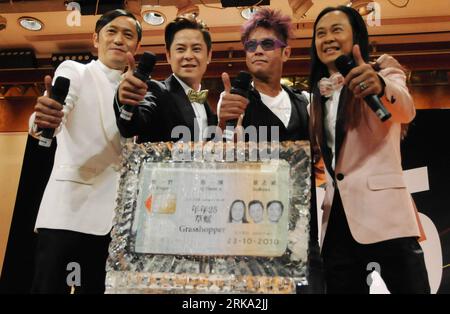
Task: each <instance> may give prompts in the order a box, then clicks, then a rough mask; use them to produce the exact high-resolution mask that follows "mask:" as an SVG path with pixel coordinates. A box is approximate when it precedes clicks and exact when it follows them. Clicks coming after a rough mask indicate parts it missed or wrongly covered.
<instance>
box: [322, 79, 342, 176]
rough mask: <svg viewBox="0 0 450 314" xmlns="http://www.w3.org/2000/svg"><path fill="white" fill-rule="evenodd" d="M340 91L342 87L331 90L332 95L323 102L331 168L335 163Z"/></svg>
mask: <svg viewBox="0 0 450 314" xmlns="http://www.w3.org/2000/svg"><path fill="white" fill-rule="evenodd" d="M341 91H342V87H341V88H339V89H338V90H335V91H334V92H333V95H332V96H331V97H330V98H329V99H328V100H327V101H326V102H325V110H324V118H325V119H324V126H325V135H326V137H327V146H328V147H329V148H330V149H331V153H332V156H333V160H332V162H331V166H332V167H333V169H334V168H335V165H336V119H337V112H338V105H339V97H340V96H341Z"/></svg>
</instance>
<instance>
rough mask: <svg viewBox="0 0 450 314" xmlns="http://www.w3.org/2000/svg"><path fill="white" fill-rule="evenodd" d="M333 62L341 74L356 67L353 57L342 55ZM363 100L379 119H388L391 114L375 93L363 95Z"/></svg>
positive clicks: (345, 74) (344, 74)
mask: <svg viewBox="0 0 450 314" xmlns="http://www.w3.org/2000/svg"><path fill="white" fill-rule="evenodd" d="M334 64H335V65H336V68H337V69H338V70H339V72H341V74H342V75H343V76H347V74H348V73H349V72H350V71H351V70H352V69H353V68H354V67H356V64H355V61H354V60H353V58H350V57H348V56H345V55H342V56H340V57H338V58H337V59H336V60H335V61H334ZM364 101H365V102H366V103H367V104H368V105H369V107H370V109H372V111H373V112H375V114H376V115H377V116H378V118H380V120H381V121H383V122H384V121H386V120H387V119H389V118H390V117H391V116H392V115H391V113H390V112H389V111H387V109H386V108H385V107H384V106H383V103H382V102H381V100H380V98H379V97H378V96H377V95H374V94H371V95H368V96H366V97H364Z"/></svg>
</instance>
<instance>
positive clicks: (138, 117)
mask: <svg viewBox="0 0 450 314" xmlns="http://www.w3.org/2000/svg"><path fill="white" fill-rule="evenodd" d="M147 85H148V92H147V94H146V95H145V99H144V101H143V102H142V103H141V104H140V105H139V106H137V107H135V108H134V113H133V117H132V119H131V120H130V121H126V120H124V119H120V109H119V108H120V107H121V104H119V103H118V97H115V99H114V111H115V113H116V121H117V127H118V128H119V131H120V134H121V135H122V136H123V137H133V136H136V135H137V136H138V139H137V141H138V143H143V142H161V141H163V142H168V141H178V140H180V139H181V136H180V134H176V135H175V137H172V136H171V134H172V130H173V129H174V128H175V127H176V126H185V127H187V128H188V129H189V131H190V134H191V138H190V140H192V141H194V139H195V138H194V128H196V129H197V130H198V124H197V122H196V120H195V112H194V109H193V108H192V105H191V102H190V101H189V99H188V97H187V95H186V93H185V92H184V90H183V87H182V86H181V85H180V83H179V82H178V81H177V79H176V78H175V77H174V76H173V75H171V76H169V77H168V78H167V79H166V80H165V81H164V82H158V81H154V80H149V81H147ZM116 96H117V95H116ZM205 110H206V115H207V119H208V125H217V116H216V115H215V114H214V113H213V112H212V111H211V109H210V107H209V105H208V104H207V103H205Z"/></svg>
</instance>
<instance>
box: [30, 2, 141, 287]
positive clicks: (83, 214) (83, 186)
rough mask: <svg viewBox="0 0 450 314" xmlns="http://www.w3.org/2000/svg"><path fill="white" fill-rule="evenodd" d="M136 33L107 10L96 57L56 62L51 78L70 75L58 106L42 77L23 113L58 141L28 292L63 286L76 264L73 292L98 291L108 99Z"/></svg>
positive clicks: (112, 131) (105, 236)
mask: <svg viewBox="0 0 450 314" xmlns="http://www.w3.org/2000/svg"><path fill="white" fill-rule="evenodd" d="M141 37H142V28H141V25H140V24H139V22H138V21H137V20H136V18H135V17H134V16H133V15H132V14H131V13H129V12H127V11H125V10H114V11H110V12H107V13H105V14H104V15H103V16H102V17H100V19H99V20H98V21H97V23H96V27H95V33H94V34H93V42H94V46H95V47H96V48H97V49H98V60H96V61H92V62H91V63H89V64H87V65H83V64H81V63H77V62H74V61H65V62H63V63H62V64H61V65H60V66H59V67H58V68H57V69H56V72H55V75H54V77H55V78H56V77H58V76H63V77H66V78H68V79H70V88H69V93H68V96H67V98H66V102H65V105H64V106H63V104H60V103H58V102H56V101H55V100H52V99H51V98H50V97H49V96H51V95H49V93H50V90H51V77H50V76H47V77H45V85H46V89H47V92H46V95H45V96H42V97H39V98H38V100H37V103H36V105H35V112H34V113H33V115H32V116H31V117H30V134H32V135H33V136H35V137H39V136H40V132H39V130H41V129H43V128H55V129H56V132H55V133H56V138H57V143H58V146H57V149H56V153H55V161H54V166H53V169H52V173H51V175H50V179H49V181H48V184H47V187H46V189H45V192H44V196H43V198H42V201H41V205H40V208H39V213H38V217H37V221H36V226H35V228H36V230H37V232H38V245H37V254H36V266H35V267H36V269H35V275H34V278H33V287H32V292H34V293H68V292H69V291H71V287H70V286H69V285H68V283H67V277H68V275H71V276H72V277H71V278H70V279H76V278H73V275H74V274H70V271H72V270H74V269H75V270H76V269H78V267H77V265H79V270H80V278H79V279H80V280H79V281H78V282H77V280H75V282H76V283H79V284H80V285H79V286H76V287H75V292H76V293H103V292H104V289H105V275H106V272H105V263H106V258H107V256H108V245H109V242H110V236H109V232H110V230H111V227H112V223H113V216H114V208H115V197H116V192H117V181H118V168H119V156H120V149H121V147H120V136H119V130H118V129H117V126H116V119H115V116H114V110H113V107H112V106H111V104H112V103H113V97H114V92H115V90H116V88H117V85H118V84H119V82H120V80H121V75H122V73H123V71H124V69H125V67H126V65H127V57H126V53H127V52H128V51H129V52H131V53H132V54H133V55H134V54H135V52H136V50H137V48H138V45H139V42H140V40H141ZM70 263H77V264H70ZM69 264H70V265H69ZM68 265H69V266H68Z"/></svg>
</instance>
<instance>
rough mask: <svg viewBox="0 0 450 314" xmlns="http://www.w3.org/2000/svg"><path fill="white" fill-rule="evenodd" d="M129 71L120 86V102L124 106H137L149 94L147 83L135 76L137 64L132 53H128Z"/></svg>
mask: <svg viewBox="0 0 450 314" xmlns="http://www.w3.org/2000/svg"><path fill="white" fill-rule="evenodd" d="M127 59H128V70H127V72H126V73H125V74H124V78H123V80H122V82H121V83H120V85H119V92H118V96H119V102H120V103H121V104H122V105H131V106H137V105H139V103H140V102H141V101H142V100H144V97H145V94H146V93H147V83H146V82H143V81H141V80H140V79H138V78H137V77H135V76H134V75H133V72H134V70H135V68H136V62H135V61H134V57H133V55H132V54H131V52H127Z"/></svg>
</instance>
